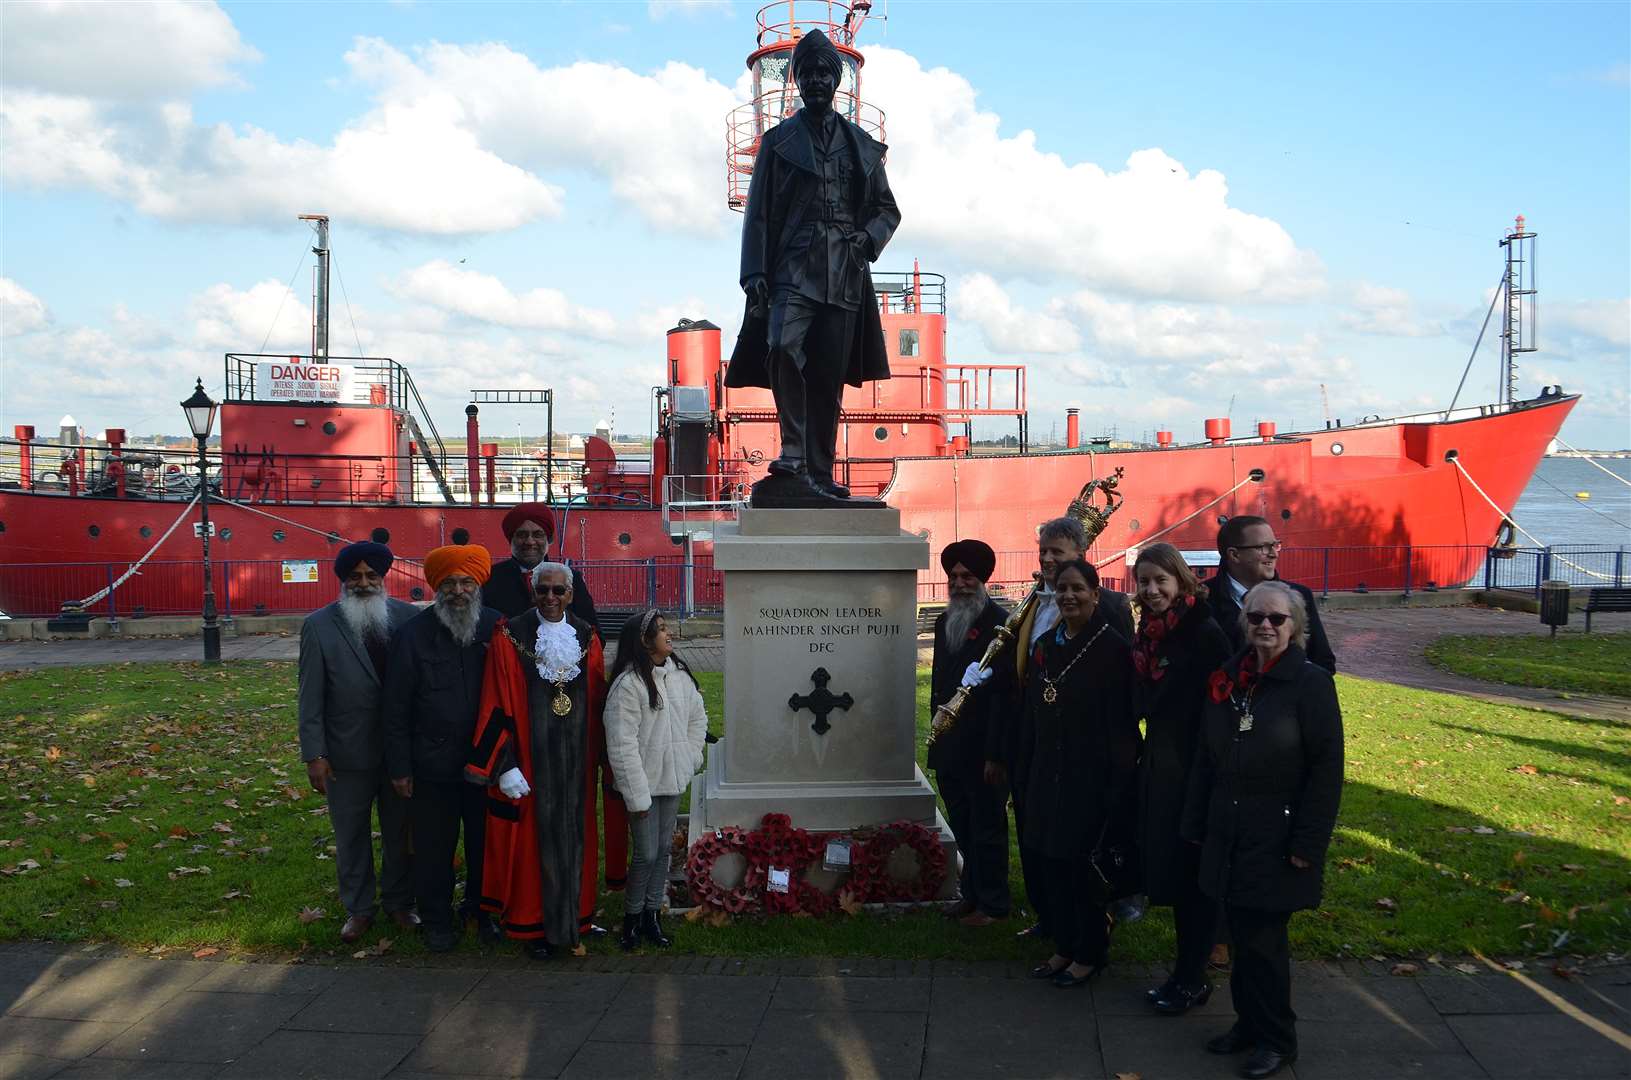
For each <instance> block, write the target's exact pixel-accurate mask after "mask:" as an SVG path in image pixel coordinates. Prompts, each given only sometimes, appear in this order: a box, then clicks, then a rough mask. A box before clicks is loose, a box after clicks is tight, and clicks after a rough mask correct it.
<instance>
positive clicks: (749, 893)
mask: <svg viewBox="0 0 1631 1080" xmlns="http://www.w3.org/2000/svg"><path fill="white" fill-rule="evenodd" d="M731 852H735V853H737V854H739V855H741V856H742V857H743V858H745V859H747V858H748V834H747V833H746V832H744V831H743V830H742V829H740V828H738V827H737V826H735V825H726V826H724V827H723V828H719V829H714V830H711V831H709V832H706V833H703V834H702V838H701V839H700V840H698V841H697V842H696V843H694V844H692V845H691V853H690V854H689V855H688V856H686V859H685V878H686V882H687V884H689V885H690V887H691V899H692V900H693V901H695V902H696V903H697V904H700V905H701V906H703V907H711V908H714V909H716V910H719V911H725V912H729V913H730V914H732V915H740V914H742V913H743V912H745V911H751V910H752V909H753V908H754V906H755V905H757V903H758V901H759V895H758V891H757V890H756V889H755V888H754V887H753V886H752V884H751V882H750V877H749V876H747V875H744V876H743V878H742V881H741V883H740V884H738V885H737V886H736V888H734V889H729V890H727V889H722V888H720V886H719V883H718V882H717V881H715V880H714V863H716V862H718V861H719V857H720V856H721V855H727V854H730V853H731ZM749 869H750V871H751V869H752V861H751V859H749Z"/></svg>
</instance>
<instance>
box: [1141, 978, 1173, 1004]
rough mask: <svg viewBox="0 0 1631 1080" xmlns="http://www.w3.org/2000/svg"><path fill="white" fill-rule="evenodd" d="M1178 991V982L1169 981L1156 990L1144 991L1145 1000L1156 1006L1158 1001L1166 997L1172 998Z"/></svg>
mask: <svg viewBox="0 0 1631 1080" xmlns="http://www.w3.org/2000/svg"><path fill="white" fill-rule="evenodd" d="M1176 989H1178V980H1177V979H1168V980H1167V981H1166V982H1164V983H1162V984H1161V985H1160V986H1157V987H1156V988H1155V989H1154V990H1146V991H1144V1000H1145V1001H1147V1002H1149V1003H1150V1004H1151V1005H1154V1004H1155V1003H1156V1002H1157V1001H1160V1000H1161V999H1162V998H1164V997H1171V996H1172V992H1173V991H1174V990H1176Z"/></svg>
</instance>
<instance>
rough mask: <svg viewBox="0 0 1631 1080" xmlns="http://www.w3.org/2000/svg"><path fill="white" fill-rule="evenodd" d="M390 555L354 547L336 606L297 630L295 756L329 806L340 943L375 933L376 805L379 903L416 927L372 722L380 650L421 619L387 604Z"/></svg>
mask: <svg viewBox="0 0 1631 1080" xmlns="http://www.w3.org/2000/svg"><path fill="white" fill-rule="evenodd" d="M391 562H392V555H391V549H390V548H388V547H386V546H385V545H384V544H378V543H373V542H371V541H362V542H360V543H356V544H351V545H349V546H348V547H345V548H342V549H341V550H340V554H339V555H338V557H336V558H335V560H334V573H335V576H336V577H338V578H339V579H340V581H341V583H342V584H341V588H340V598H339V599H338V600H336V601H335V602H334V603H332V604H330V605H328V606H327V607H325V608H321V609H320V610H318V611H314V612H312V613H311V614H310V615H309V616H307V617H306V621H305V623H304V624H302V626H301V627H300V691H299V712H300V756H301V757H302V758H303V759H304V760H305V762H306V777H307V779H308V780H310V781H311V786H312V787H313V788H314V789H315V790H317V791H318V792H319V793H321V794H323V795H324V796H326V797H327V798H328V816H329V822H330V823H331V824H332V825H333V827H334V849H335V856H334V865H335V869H336V870H337V871H338V873H339V878H340V902H341V903H342V904H344V905H345V910H346V921H345V925H344V926H343V927H342V928H341V930H340V940H341V941H344V942H346V943H347V944H350V943H352V942H355V941H357V940H358V939H359V938H361V937H362V936H363V935H364V934H366V933H368V931H369V929H370V928H371V927H372V926H373V925H374V911H375V907H376V905H375V900H374V888H375V879H374V845H373V829H372V825H373V816H374V813H373V811H374V804H375V802H376V801H377V802H378V803H379V831H380V838H381V846H382V847H383V848H384V852H383V854H384V859H383V865H382V868H381V878H382V881H381V888H380V893H381V894H382V896H383V899H384V903H385V911H386V913H387V914H388V915H389V916H390V917H391V919H392V920H393V921H395V922H396V924H397V925H398V926H400V927H402V928H404V929H410V928H412V927H414V926H417V925H418V924H419V917H418V916H417V915H415V914H414V913H413V873H412V866H411V864H410V863H409V857H408V804H407V800H405V799H403V798H402V797H401V796H400V795H398V794H397V793H396V791H395V790H394V789H393V788H392V787H391V781H390V778H389V777H387V776H386V775H385V731H384V722H383V718H382V716H381V715H380V703H381V698H382V696H383V695H382V686H383V685H384V679H385V657H386V643H387V642H388V641H389V640H390V637H391V635H392V634H393V633H395V631H396V629H397V627H399V626H401V625H402V624H403V623H405V622H407V621H408V620H409V619H411V618H413V617H414V616H415V615H417V614H418V613H419V609H418V608H416V607H414V606H413V605H412V604H405V603H403V602H402V601H400V600H393V599H391V598H390V597H388V596H386V595H385V586H384V578H385V573H386V571H388V570H389V569H390V568H391Z"/></svg>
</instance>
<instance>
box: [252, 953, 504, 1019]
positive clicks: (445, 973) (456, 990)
mask: <svg viewBox="0 0 1631 1080" xmlns="http://www.w3.org/2000/svg"><path fill="white" fill-rule="evenodd" d="M481 977H482V973H481V972H479V971H464V970H457V969H450V968H439V969H436V970H419V971H416V970H412V969H403V968H390V969H380V970H371V971H347V972H345V973H344V977H343V978H341V979H339V980H337V981H336V982H335V983H334V984H333V985H332V986H330V987H329V988H328V989H327V990H325V991H323V992H322V993H321V994H319V995H318V996H317V997H316V998H315V999H314V1000H313V1001H312V1002H311V1004H309V1005H307V1006H306V1007H305V1008H304V1009H302V1010H301V1011H300V1013H299V1014H298V1015H296V1016H295V1017H294V1018H293V1019H291V1020H290V1021H289V1022H288V1023H287V1024H286V1025H284V1026H286V1027H289V1028H294V1029H304V1030H309V1031H355V1032H362V1033H364V1034H375V1035H423V1034H424V1033H425V1032H427V1031H430V1030H431V1029H432V1028H434V1027H435V1026H436V1025H437V1023H439V1022H440V1021H441V1019H442V1018H443V1017H444V1016H446V1015H447V1014H448V1013H450V1012H452V1011H453V1008H454V1006H456V1005H458V1004H459V1002H460V1001H462V1000H464V997H465V995H466V994H468V993H469V992H470V990H471V988H472V987H474V986H475V985H476V983H477V982H478V981H480V979H481Z"/></svg>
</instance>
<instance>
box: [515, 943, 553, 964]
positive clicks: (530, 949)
mask: <svg viewBox="0 0 1631 1080" xmlns="http://www.w3.org/2000/svg"><path fill="white" fill-rule="evenodd" d="M523 949H524V950H525V951H526V954H527V957H528V959H531V960H548V959H550V958H551V957H553V956H554V955H555V946H553V945H551V944H550V943H549V942H547V941H545V940H544V939H543V938H539V939H538V940H536V941H529V942H527V943H526V945H524V946H523Z"/></svg>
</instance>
